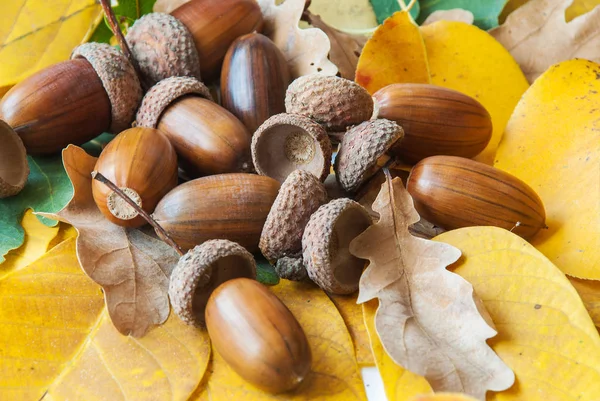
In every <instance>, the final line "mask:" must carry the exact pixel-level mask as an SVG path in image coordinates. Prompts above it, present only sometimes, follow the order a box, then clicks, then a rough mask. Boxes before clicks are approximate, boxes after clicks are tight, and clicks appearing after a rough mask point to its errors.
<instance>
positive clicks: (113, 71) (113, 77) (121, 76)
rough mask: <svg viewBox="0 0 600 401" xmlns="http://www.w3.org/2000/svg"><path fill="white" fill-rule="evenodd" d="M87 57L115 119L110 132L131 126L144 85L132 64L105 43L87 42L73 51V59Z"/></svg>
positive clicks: (116, 131) (116, 132) (117, 131)
mask: <svg viewBox="0 0 600 401" xmlns="http://www.w3.org/2000/svg"><path fill="white" fill-rule="evenodd" d="M79 57H81V58H84V59H86V60H87V61H88V62H89V63H90V64H91V65H92V67H94V70H96V73H97V74H98V77H100V80H101V81H102V85H103V86H104V89H105V90H106V93H107V94H108V98H109V99H110V104H111V116H112V122H111V125H110V131H111V132H113V133H115V134H118V133H119V132H121V131H123V130H124V129H126V128H128V127H130V126H131V122H132V121H133V119H134V116H135V111H136V110H137V108H138V106H139V104H140V101H141V100H142V87H141V85H140V81H139V79H138V76H137V74H136V73H135V70H134V68H133V66H132V65H131V64H130V63H129V61H128V60H127V57H125V55H123V53H121V52H120V51H118V50H117V49H115V48H114V47H111V46H109V45H107V44H105V43H84V44H82V45H80V46H78V47H77V48H75V50H74V51H73V54H72V55H71V58H72V59H75V58H79Z"/></svg>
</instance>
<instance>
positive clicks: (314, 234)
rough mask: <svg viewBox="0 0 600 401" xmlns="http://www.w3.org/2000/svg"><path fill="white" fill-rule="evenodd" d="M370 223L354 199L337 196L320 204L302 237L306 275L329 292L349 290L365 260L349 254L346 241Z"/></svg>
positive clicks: (355, 284) (338, 292) (353, 288)
mask: <svg viewBox="0 0 600 401" xmlns="http://www.w3.org/2000/svg"><path fill="white" fill-rule="evenodd" d="M371 224H372V221H371V217H370V216H369V214H368V213H367V211H366V210H365V208H364V207H362V206H361V205H360V204H358V203H357V202H355V201H353V200H351V199H347V198H340V199H335V200H332V201H331V202H329V203H327V204H325V205H323V206H321V207H320V208H319V209H318V210H317V211H316V212H315V213H314V214H313V215H312V216H311V217H310V220H309V222H308V224H307V225H306V229H305V230H304V235H303V237H302V255H303V258H304V266H306V270H307V272H308V276H309V277H310V279H311V280H312V281H314V282H315V283H316V284H317V285H318V286H319V287H321V288H322V289H323V290H325V291H327V292H331V293H333V294H351V293H353V292H355V291H356V290H358V282H359V280H360V276H361V274H362V271H363V268H364V265H365V261H364V260H362V259H358V258H357V257H355V256H353V255H352V254H350V252H349V251H348V247H349V245H350V242H351V241H352V240H353V239H354V238H356V237H357V236H358V235H359V234H360V233H362V232H363V231H364V230H366V229H367V228H368V227H369V226H370V225H371Z"/></svg>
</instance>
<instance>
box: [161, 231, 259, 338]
mask: <svg viewBox="0 0 600 401" xmlns="http://www.w3.org/2000/svg"><path fill="white" fill-rule="evenodd" d="M238 277H247V278H251V279H256V262H255V261H254V257H253V256H252V254H251V253H250V252H248V251H247V250H246V249H245V248H244V247H242V246H241V245H239V244H237V243H235V242H231V241H228V240H222V239H216V240H209V241H206V242H204V243H203V244H202V245H198V246H196V247H194V248H193V249H191V250H190V251H189V252H188V253H186V254H185V255H184V256H182V257H181V259H179V262H178V263H177V266H175V269H173V273H171V279H170V282H169V298H170V299H171V305H172V306H173V311H175V313H176V314H177V316H179V318H180V319H181V320H182V321H183V322H185V323H187V324H189V325H192V326H197V327H203V326H204V309H205V308H206V303H207V302H208V298H209V297H210V294H212V292H213V291H214V289H215V288H217V287H218V286H219V285H220V284H221V283H223V282H225V281H227V280H231V279H233V278H238Z"/></svg>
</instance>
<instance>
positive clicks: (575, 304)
mask: <svg viewBox="0 0 600 401" xmlns="http://www.w3.org/2000/svg"><path fill="white" fill-rule="evenodd" d="M436 240H438V241H443V242H446V243H449V244H450V245H453V246H455V247H457V248H459V249H460V250H461V251H462V253H463V258H461V259H460V260H459V261H458V262H457V263H455V265H454V266H453V270H454V272H455V273H458V274H460V275H461V276H463V277H464V278H466V279H467V280H469V282H471V284H473V287H474V288H475V291H476V293H477V294H478V295H479V297H480V298H481V299H482V300H483V302H484V304H485V307H486V309H487V310H488V312H489V313H490V315H491V317H492V319H493V321H494V323H495V325H496V328H497V330H498V335H497V336H496V337H494V338H492V339H490V341H489V342H490V345H491V346H492V348H494V350H495V351H496V352H497V353H498V355H499V356H500V357H501V358H502V359H503V360H504V362H506V363H507V364H508V365H509V366H510V367H511V368H512V369H513V370H514V372H515V375H516V378H517V380H516V382H515V385H514V386H513V387H511V388H510V389H509V390H506V391H503V392H500V393H492V394H488V398H487V399H488V400H502V401H509V400H510V401H512V400H515V401H517V400H518V401H522V400H527V401H537V400H541V401H554V400H557V401H558V400H567V399H569V400H570V399H572V400H595V399H600V336H598V332H597V331H596V329H595V328H594V325H593V323H592V321H591V319H590V317H589V316H588V314H587V312H586V310H585V308H584V306H583V303H582V302H581V299H580V298H579V296H578V295H577V291H575V289H574V288H573V287H572V286H571V284H570V283H569V281H568V280H567V278H566V277H565V276H564V274H562V273H561V271H560V270H558V269H557V268H556V266H554V265H553V264H552V263H551V262H550V261H549V260H548V259H546V258H545V257H544V256H543V255H542V254H541V253H539V252H538V251H537V250H535V248H533V246H531V245H530V244H529V243H527V242H526V241H525V240H523V239H522V238H520V237H518V236H517V235H515V234H512V233H510V232H509V231H506V230H503V229H501V228H497V227H469V228H463V229H460V230H454V231H450V232H447V233H444V234H441V235H439V236H438V237H436Z"/></svg>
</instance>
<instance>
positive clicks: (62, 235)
mask: <svg viewBox="0 0 600 401" xmlns="http://www.w3.org/2000/svg"><path fill="white" fill-rule="evenodd" d="M57 227H58V233H57V234H56V236H55V237H54V238H53V239H52V241H50V244H48V250H50V249H52V248H54V247H55V246H56V245H58V244H60V243H61V242H63V241H66V240H68V239H70V238H77V230H76V229H75V227H73V226H72V225H70V224H67V223H63V222H59V223H58V224H57Z"/></svg>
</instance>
